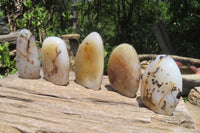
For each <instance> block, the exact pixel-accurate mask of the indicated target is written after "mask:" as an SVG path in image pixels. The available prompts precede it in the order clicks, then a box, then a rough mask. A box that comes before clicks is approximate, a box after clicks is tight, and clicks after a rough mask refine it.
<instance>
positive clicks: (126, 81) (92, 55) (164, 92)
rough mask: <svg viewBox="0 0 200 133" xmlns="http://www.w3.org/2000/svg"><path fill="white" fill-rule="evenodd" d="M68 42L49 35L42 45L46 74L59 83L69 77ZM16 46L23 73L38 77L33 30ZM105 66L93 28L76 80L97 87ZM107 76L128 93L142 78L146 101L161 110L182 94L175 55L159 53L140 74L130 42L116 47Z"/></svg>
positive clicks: (22, 35) (170, 110) (165, 111)
mask: <svg viewBox="0 0 200 133" xmlns="http://www.w3.org/2000/svg"><path fill="white" fill-rule="evenodd" d="M65 45H66V44H65V42H64V41H63V40H62V39H60V38H58V37H49V38H47V39H45V40H44V42H43V45H42V68H43V72H44V78H45V79H46V80H48V81H50V82H52V83H54V84H57V85H66V84H67V83H68V81H69V69H70V68H69V57H68V52H67V49H66V46H65ZM16 50H17V54H16V62H17V68H18V72H19V75H20V77H22V78H39V71H40V57H39V52H38V49H37V47H36V44H35V39H34V37H33V35H32V34H31V33H30V31H28V30H26V29H24V30H22V31H21V32H20V34H19V37H18V39H17V48H16ZM169 64H170V65H169ZM103 67H104V48H103V41H102V38H101V36H100V35H99V34H98V33H96V32H92V33H91V34H89V35H88V36H87V37H86V38H85V39H84V40H83V42H82V43H81V45H80V46H79V49H78V52H77V56H76V60H75V75H76V81H77V83H79V84H80V85H82V86H84V87H86V88H90V89H93V90H98V89H99V88H100V86H101V82H102V76H103ZM108 77H109V80H110V84H111V86H112V87H113V89H114V90H115V91H117V92H119V93H121V94H122V95H125V96H128V97H135V96H136V92H137V90H138V88H139V83H140V80H141V89H140V90H141V97H142V101H143V103H144V104H145V105H146V106H147V107H148V108H150V109H151V110H153V111H155V112H157V113H159V114H165V115H171V114H172V113H173V111H174V110H175V108H176V106H177V104H178V101H179V99H180V97H181V91H182V78H181V74H180V71H179V68H178V67H177V65H176V63H175V62H174V61H173V59H172V58H171V57H169V56H166V55H158V56H157V57H155V58H154V59H152V61H151V63H150V64H149V65H148V66H147V68H146V70H145V72H144V74H143V75H141V68H140V64H139V59H138V57H137V52H136V51H135V49H134V48H133V47H132V46H131V45H129V44H121V45H119V46H118V47H116V48H115V49H114V50H113V52H112V54H111V56H110V59H109V63H108Z"/></svg>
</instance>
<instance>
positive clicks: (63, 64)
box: [42, 37, 69, 85]
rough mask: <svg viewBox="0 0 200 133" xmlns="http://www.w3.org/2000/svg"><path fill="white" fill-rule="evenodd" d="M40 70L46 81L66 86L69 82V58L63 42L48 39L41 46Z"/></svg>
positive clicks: (53, 38)
mask: <svg viewBox="0 0 200 133" xmlns="http://www.w3.org/2000/svg"><path fill="white" fill-rule="evenodd" d="M42 68H43V72H44V77H45V79H46V80H48V81H50V82H52V83H54V84H57V85H66V84H67V83H68V81H69V56H68V52H67V49H66V46H65V42H64V41H63V40H62V39H60V38H58V37H48V38H46V39H45V40H44V42H43V45H42Z"/></svg>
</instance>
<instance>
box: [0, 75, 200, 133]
mask: <svg viewBox="0 0 200 133" xmlns="http://www.w3.org/2000/svg"><path fill="white" fill-rule="evenodd" d="M41 75H42V74H41ZM74 80H75V76H74V73H70V81H69V84H68V85H67V86H57V85H55V84H53V83H51V82H48V81H46V80H44V79H43V76H41V78H40V79H33V80H31V79H21V78H19V77H18V75H12V76H8V77H7V78H4V79H0V124H6V125H9V126H12V127H16V128H17V129H19V130H20V131H22V132H80V131H81V132H106V133H107V132H121V133H124V132H158V133H160V132H163V131H165V132H198V131H199V130H197V129H194V122H193V120H192V119H191V117H190V115H189V113H188V110H187V109H186V108H185V103H184V102H183V101H182V100H181V101H180V103H179V104H178V106H177V108H176V110H175V112H174V115H173V116H164V115H159V114H156V113H154V112H153V111H151V110H149V109H148V108H146V107H144V105H143V104H142V102H141V99H140V94H138V95H137V97H136V98H128V97H125V96H122V95H120V94H118V93H116V92H114V91H111V88H110V85H109V84H108V77H107V76H104V77H103V81H102V85H101V90H99V91H93V90H90V89H86V88H84V87H82V86H80V85H78V84H76V83H75V82H74Z"/></svg>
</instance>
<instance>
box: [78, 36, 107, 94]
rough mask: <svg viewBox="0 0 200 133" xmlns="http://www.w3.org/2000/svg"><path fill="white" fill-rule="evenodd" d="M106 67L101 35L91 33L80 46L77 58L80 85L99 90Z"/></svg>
mask: <svg viewBox="0 0 200 133" xmlns="http://www.w3.org/2000/svg"><path fill="white" fill-rule="evenodd" d="M103 68H104V47H103V41H102V39H101V36H100V35H99V34H98V33H96V32H92V33H90V34H89V35H88V36H87V37H86V38H85V39H84V40H83V42H82V43H81V45H80V46H79V48H78V51H77V55H76V59H75V74H76V81H77V83H79V84H80V85H82V86H84V87H86V88H89V89H93V90H98V89H99V88H100V85H101V82H102V76H103Z"/></svg>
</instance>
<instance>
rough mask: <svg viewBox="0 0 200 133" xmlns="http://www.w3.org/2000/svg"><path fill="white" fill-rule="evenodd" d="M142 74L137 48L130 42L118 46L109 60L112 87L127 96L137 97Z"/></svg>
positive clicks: (109, 75)
mask: <svg viewBox="0 0 200 133" xmlns="http://www.w3.org/2000/svg"><path fill="white" fill-rule="evenodd" d="M140 75H141V67H140V62H139V59H138V56H137V52H136V51H135V49H134V48H133V47H132V46H131V45H129V44H121V45H119V46H117V47H116V48H115V49H114V50H113V52H112V54H111V55H110V58H109V62H108V77H109V81H110V84H111V86H112V88H113V89H114V90H115V91H117V92H119V93H121V94H123V95H125V96H127V97H135V96H136V92H137V90H138V87H139V81H140Z"/></svg>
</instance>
